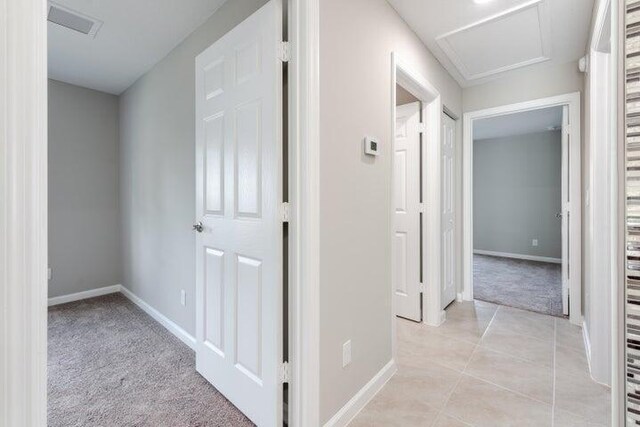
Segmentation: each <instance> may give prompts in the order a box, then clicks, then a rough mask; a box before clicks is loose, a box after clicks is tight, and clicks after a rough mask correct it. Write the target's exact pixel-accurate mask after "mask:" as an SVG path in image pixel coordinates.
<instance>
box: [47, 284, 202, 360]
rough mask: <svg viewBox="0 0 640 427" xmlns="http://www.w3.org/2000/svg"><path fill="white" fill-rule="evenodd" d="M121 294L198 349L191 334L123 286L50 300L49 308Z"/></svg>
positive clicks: (180, 338)
mask: <svg viewBox="0 0 640 427" xmlns="http://www.w3.org/2000/svg"><path fill="white" fill-rule="evenodd" d="M117 292H120V293H121V294H122V295H124V296H125V297H127V299H129V300H130V301H131V302H132V303H134V304H135V305H137V306H138V307H140V309H141V310H142V311H144V312H145V313H147V314H148V315H149V316H151V317H153V318H154V319H155V321H156V322H158V323H160V324H161V325H162V326H164V327H165V328H166V329H167V330H168V331H169V332H171V333H172V334H173V335H175V336H176V337H177V338H178V339H179V340H180V341H182V342H183V343H185V344H186V345H188V346H189V347H190V348H192V349H193V350H195V348H196V338H195V337H194V336H193V335H191V334H189V333H188V332H187V331H185V330H184V329H182V328H181V327H180V326H178V325H177V324H176V323H175V322H173V321H172V320H170V319H169V318H168V317H167V316H165V315H164V314H162V313H160V312H159V311H158V310H156V309H155V308H153V307H151V306H150V305H149V304H147V303H146V302H145V301H143V300H142V299H141V298H140V297H139V296H137V295H136V294H134V293H133V292H131V291H130V290H129V289H127V288H125V287H124V286H122V285H113V286H106V287H104V288H98V289H92V290H90V291H84V292H77V293H75V294H69V295H62V296H59V297H53V298H49V303H48V304H49V306H50V307H51V306H53V305H58V304H64V303H67V302H73V301H80V300H83V299H88V298H93V297H99V296H102V295H108V294H115V293H117Z"/></svg>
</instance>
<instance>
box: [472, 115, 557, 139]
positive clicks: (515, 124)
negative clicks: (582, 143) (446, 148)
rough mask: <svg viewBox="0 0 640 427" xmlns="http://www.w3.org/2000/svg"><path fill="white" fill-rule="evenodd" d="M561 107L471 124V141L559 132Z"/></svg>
mask: <svg viewBox="0 0 640 427" xmlns="http://www.w3.org/2000/svg"><path fill="white" fill-rule="evenodd" d="M561 128H562V107H550V108H541V109H538V110H531V111H525V112H522V113H515V114H506V115H502V116H496V117H491V118H488V119H481V120H475V121H474V122H473V139H474V141H475V140H480V139H493V138H504V137H507V136H515V135H525V134H528V133H536V132H544V131H549V130H560V129H561Z"/></svg>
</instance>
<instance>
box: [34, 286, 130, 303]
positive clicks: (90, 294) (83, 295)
mask: <svg viewBox="0 0 640 427" xmlns="http://www.w3.org/2000/svg"><path fill="white" fill-rule="evenodd" d="M120 287H121V285H112V286H105V287H104V288H98V289H91V290H88V291H82V292H76V293H75V294H69V295H62V296H59V297H52V298H49V301H48V303H47V305H48V306H49V307H51V306H54V305H58V304H65V303H68V302H74V301H80V300H83V299H88V298H94V297H99V296H102V295H109V294H115V293H117V292H120Z"/></svg>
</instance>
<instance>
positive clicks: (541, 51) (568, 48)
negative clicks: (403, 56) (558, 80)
mask: <svg viewBox="0 0 640 427" xmlns="http://www.w3.org/2000/svg"><path fill="white" fill-rule="evenodd" d="M388 1H389V3H390V4H391V5H392V6H393V7H394V8H395V9H396V11H397V12H398V13H399V14H400V16H401V17H402V18H403V19H404V20H405V21H406V22H407V24H408V25H409V26H410V27H411V28H412V29H413V30H414V31H415V32H416V34H417V35H418V36H419V37H420V39H422V41H423V42H424V43H425V44H426V45H427V47H428V48H429V50H430V51H431V52H432V53H433V54H434V55H435V57H436V58H437V59H438V60H439V61H440V63H442V65H443V66H444V67H445V68H446V69H447V71H449V73H450V74H451V75H452V76H453V77H454V78H455V79H456V80H457V81H458V83H459V84H460V85H461V86H462V87H468V86H472V85H476V84H481V83H486V82H487V81H490V80H493V79H496V78H499V77H501V76H504V75H505V74H507V73H509V72H512V71H513V70H516V69H518V68H522V67H525V66H532V67H535V66H541V65H542V64H543V63H547V64H548V63H558V64H562V63H566V62H570V61H575V60H577V59H579V58H581V57H582V56H583V55H584V54H585V52H586V48H587V42H588V36H589V28H590V23H591V15H592V10H593V4H594V0H489V1H488V2H486V3H482V4H477V3H475V2H474V1H473V0H388Z"/></svg>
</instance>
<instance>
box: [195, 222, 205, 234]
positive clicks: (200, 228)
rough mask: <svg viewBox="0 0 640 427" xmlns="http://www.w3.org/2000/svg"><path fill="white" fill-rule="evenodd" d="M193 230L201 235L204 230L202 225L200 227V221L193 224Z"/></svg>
mask: <svg viewBox="0 0 640 427" xmlns="http://www.w3.org/2000/svg"><path fill="white" fill-rule="evenodd" d="M193 230H194V231H197V232H198V233H202V230H204V225H202V221H200V222H199V223H197V224H193Z"/></svg>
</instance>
